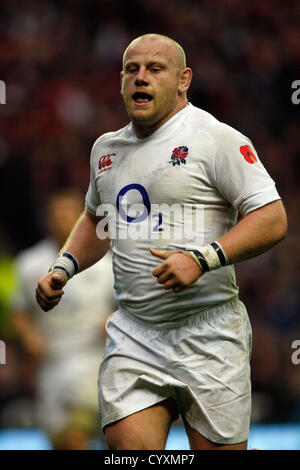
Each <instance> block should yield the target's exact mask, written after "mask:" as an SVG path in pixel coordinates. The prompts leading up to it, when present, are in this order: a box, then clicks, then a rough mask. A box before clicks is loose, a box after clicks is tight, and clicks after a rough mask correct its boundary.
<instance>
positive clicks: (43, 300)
mask: <svg viewBox="0 0 300 470" xmlns="http://www.w3.org/2000/svg"><path fill="white" fill-rule="evenodd" d="M67 281H68V278H67V275H66V274H65V273H64V272H63V271H61V270H60V269H57V270H53V271H50V272H49V273H48V274H46V276H44V277H43V278H42V279H41V280H40V281H39V282H38V285H37V288H36V290H35V297H36V300H37V303H38V304H39V306H40V307H41V308H42V309H43V310H44V311H45V312H48V311H49V310H51V309H52V308H53V307H55V306H56V305H57V304H58V303H59V302H60V299H61V298H62V296H63V294H64V291H63V290H62V288H63V287H64V285H65V284H66V283H67Z"/></svg>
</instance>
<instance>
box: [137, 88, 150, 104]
mask: <svg viewBox="0 0 300 470" xmlns="http://www.w3.org/2000/svg"><path fill="white" fill-rule="evenodd" d="M132 98H133V100H134V101H135V102H136V103H149V102H150V101H152V100H153V96H151V95H149V94H148V93H142V92H140V91H137V92H136V93H134V94H133V95H132Z"/></svg>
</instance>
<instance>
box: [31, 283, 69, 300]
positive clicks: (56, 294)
mask: <svg viewBox="0 0 300 470" xmlns="http://www.w3.org/2000/svg"><path fill="white" fill-rule="evenodd" d="M36 292H37V293H38V294H39V295H40V297H41V298H42V299H43V300H45V302H48V301H50V302H51V301H55V300H58V299H60V298H61V296H62V295H64V291H63V290H61V291H55V290H51V291H50V292H51V293H50V292H47V293H46V292H45V291H44V290H43V289H42V288H41V286H39V285H38V287H37V288H36Z"/></svg>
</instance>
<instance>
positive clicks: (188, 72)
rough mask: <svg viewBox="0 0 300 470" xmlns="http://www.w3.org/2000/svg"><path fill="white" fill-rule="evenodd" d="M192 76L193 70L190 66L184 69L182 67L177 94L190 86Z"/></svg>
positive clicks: (185, 90) (184, 91)
mask: <svg viewBox="0 0 300 470" xmlns="http://www.w3.org/2000/svg"><path fill="white" fill-rule="evenodd" d="M192 77H193V72H192V69H191V68H190V67H186V68H185V69H182V71H181V73H180V79H179V86H178V91H179V94H182V93H186V92H187V90H188V89H189V87H190V84H191V81H192Z"/></svg>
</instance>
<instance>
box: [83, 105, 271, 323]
mask: <svg viewBox="0 0 300 470" xmlns="http://www.w3.org/2000/svg"><path fill="white" fill-rule="evenodd" d="M277 199H280V196H279V195H278V192H277V190H276V188H275V184H274V181H273V180H272V179H271V177H270V176H269V175H268V173H267V171H266V170H265V168H264V167H263V165H262V163H261V162H260V160H259V158H258V156H257V153H256V152H255V150H254V148H253V146H252V143H251V141H250V140H249V139H248V138H247V137H245V136H244V135H242V134H241V133H240V132H238V131H236V130H235V129H233V128H232V127H230V126H228V125H226V124H224V123H221V122H220V121H218V120H217V119H215V118H214V117H213V116H212V115H211V114H209V113H207V112H206V111H203V110H201V109H199V108H196V107H195V106H193V105H192V104H190V103H189V105H188V106H186V107H185V108H184V109H182V110H181V111H179V112H178V113H177V114H175V115H174V116H172V117H171V119H169V120H168V121H167V122H166V123H165V124H163V125H162V126H161V127H160V128H159V129H158V130H156V131H155V132H154V133H153V134H151V135H150V136H149V137H146V138H143V139H139V138H137V137H136V135H135V133H134V131H133V127H132V124H131V123H130V124H128V125H127V126H126V127H124V128H122V129H120V130H118V131H116V132H110V133H107V134H104V135H102V136H101V137H100V138H99V139H97V140H96V142H95V144H94V146H93V148H92V152H91V180H90V185H89V189H88V192H87V195H86V207H87V210H88V211H89V212H90V213H92V214H96V215H103V213H104V210H106V212H107V213H108V220H110V222H111V223H110V226H109V227H110V229H111V228H112V229H111V233H112V242H111V247H112V252H113V270H114V276H115V289H116V300H117V301H118V303H119V305H120V309H121V310H122V309H123V310H125V311H127V312H129V313H130V314H132V315H133V316H135V317H136V318H139V319H141V320H144V321H147V322H151V323H155V324H158V325H159V324H160V323H165V322H173V321H176V320H179V319H182V318H184V317H186V316H189V315H191V314H194V313H197V312H199V311H201V310H203V309H205V308H207V307H209V306H211V305H215V304H218V303H220V302H224V301H227V300H229V299H230V298H232V297H233V296H235V295H237V294H238V287H237V285H236V281H235V273H234V267H233V266H226V267H222V268H220V269H217V270H215V271H211V272H208V273H205V274H204V275H203V276H202V277H201V278H200V279H199V280H198V281H197V282H196V283H194V284H193V285H191V286H190V287H188V288H186V289H185V290H183V291H182V292H180V293H176V294H175V293H173V291H172V290H166V289H165V288H164V287H163V286H162V285H160V284H158V283H157V279H156V278H155V277H154V276H153V275H152V271H153V269H154V268H155V267H156V266H157V265H158V264H160V263H161V262H162V260H161V259H159V258H157V257H155V256H153V255H152V254H151V253H150V251H149V248H150V247H153V248H157V249H159V248H160V249H167V250H168V249H170V250H173V249H178V250H185V249H189V250H191V249H199V247H200V246H201V245H203V244H205V243H209V242H213V241H214V240H216V239H217V238H219V237H220V236H222V235H223V234H224V233H226V232H228V230H230V229H231V228H232V227H233V226H234V225H235V223H236V221H237V215H238V212H240V213H241V214H242V215H243V216H244V215H246V214H248V213H249V212H251V211H253V210H255V209H258V208H259V207H262V206H264V205H266V204H268V203H270V202H272V201H275V200H277ZM169 206H172V207H173V208H174V211H173V212H172V211H170V210H169ZM112 208H114V210H115V213H116V223H115V224H114V223H112V220H113V219H112V215H111V214H112V213H113V212H112ZM115 229H116V230H115ZM185 229H188V230H186V231H185V232H184V230H185ZM186 232H187V233H186ZM100 233H101V232H100V231H99V234H100ZM139 234H140V237H139V236H138V235H139Z"/></svg>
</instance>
